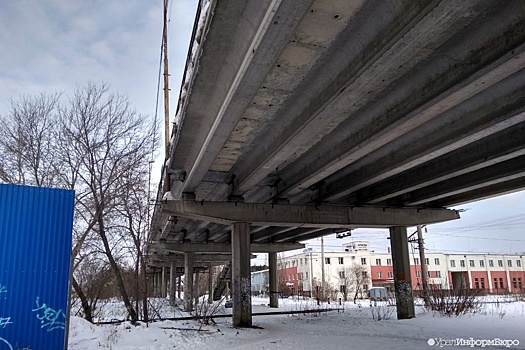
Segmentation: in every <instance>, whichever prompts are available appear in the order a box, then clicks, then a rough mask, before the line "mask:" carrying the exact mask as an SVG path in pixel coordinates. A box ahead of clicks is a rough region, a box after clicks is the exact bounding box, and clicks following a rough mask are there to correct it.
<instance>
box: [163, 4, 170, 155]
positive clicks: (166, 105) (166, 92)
mask: <svg viewBox="0 0 525 350" xmlns="http://www.w3.org/2000/svg"><path fill="white" fill-rule="evenodd" d="M162 52H163V56H164V142H165V148H166V150H165V152H166V159H168V158H169V157H170V155H169V151H170V146H169V143H170V87H169V73H168V0H164V29H163V31H162Z"/></svg>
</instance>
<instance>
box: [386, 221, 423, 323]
mask: <svg viewBox="0 0 525 350" xmlns="http://www.w3.org/2000/svg"><path fill="white" fill-rule="evenodd" d="M390 246H391V248H392V265H393V269H394V288H395V292H396V302H397V318H398V319H399V320H402V319H408V318H413V317H416V313H415V309H414V296H413V294H412V277H411V275H410V254H409V250H408V237H407V229H406V227H401V226H396V227H391V228H390ZM423 263H424V262H423Z"/></svg>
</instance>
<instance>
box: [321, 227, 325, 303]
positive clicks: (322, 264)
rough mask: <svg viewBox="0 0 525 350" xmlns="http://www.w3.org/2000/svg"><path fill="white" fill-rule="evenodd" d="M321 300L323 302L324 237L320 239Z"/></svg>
mask: <svg viewBox="0 0 525 350" xmlns="http://www.w3.org/2000/svg"><path fill="white" fill-rule="evenodd" d="M321 300H324V237H321Z"/></svg>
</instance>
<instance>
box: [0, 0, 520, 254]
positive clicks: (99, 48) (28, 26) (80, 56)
mask: <svg viewBox="0 0 525 350" xmlns="http://www.w3.org/2000/svg"><path fill="white" fill-rule="evenodd" d="M196 7H197V0H176V1H171V7H170V11H169V13H170V24H169V41H168V43H169V48H168V51H169V60H170V75H171V78H170V87H171V101H172V103H171V107H170V110H171V111H172V116H173V114H174V112H175V106H176V104H175V102H176V101H177V99H178V93H179V88H180V81H181V79H182V74H183V70H184V65H185V60H186V55H187V50H188V43H189V40H190V36H191V31H192V27H193V22H194V19H195V9H196ZM161 38H162V0H126V1H115V0H89V1H80V0H46V1H34V0H33V1H29V0H16V1H1V2H0V47H1V48H2V50H1V52H2V53H1V54H0V114H3V113H5V112H6V111H7V110H8V109H9V99H10V98H14V99H16V98H18V97H19V96H20V95H22V94H34V93H38V92H49V93H54V92H57V91H61V92H66V93H67V92H70V91H72V90H74V89H75V88H76V87H77V86H84V85H86V83H87V82H89V81H92V82H96V83H99V82H104V83H108V84H110V85H111V87H112V90H113V91H115V92H119V93H121V94H124V95H127V97H128V98H129V100H130V102H131V104H132V105H133V106H134V107H135V108H136V109H137V111H138V112H140V113H142V114H144V115H147V116H149V117H150V118H153V115H154V114H155V106H156V95H157V79H158V72H159V59H160V46H161ZM162 111H163V109H162V107H160V109H159V113H160V115H162ZM154 176H155V175H154ZM524 203H525V192H518V193H514V194H510V195H506V196H500V197H497V198H493V199H489V200H484V201H480V202H477V203H470V204H466V205H463V206H461V207H460V208H461V209H465V211H464V212H462V214H461V216H462V219H460V220H456V221H454V222H449V223H444V224H439V225H430V226H429V227H428V228H427V233H426V234H425V237H426V246H427V248H428V251H442V252H493V253H511V252H512V253H515V252H520V253H524V252H525V204H524ZM409 232H410V233H411V232H413V229H412V228H411V229H410V230H409ZM333 236H335V235H333ZM333 236H331V237H327V238H326V239H325V246H326V250H327V251H330V250H340V247H341V244H342V243H345V242H348V241H351V240H352V239H355V240H360V239H364V240H369V241H370V242H371V248H372V249H374V250H376V251H386V250H387V247H388V245H389V242H388V240H387V239H386V237H387V231H386V230H366V229H361V230H355V231H354V233H353V234H352V237H349V238H345V239H343V240H338V239H335V238H334V237H333ZM308 246H310V247H312V248H314V249H315V250H320V241H319V240H313V241H311V242H310V243H309V244H308ZM258 261H259V262H263V261H264V258H262V257H261V259H258Z"/></svg>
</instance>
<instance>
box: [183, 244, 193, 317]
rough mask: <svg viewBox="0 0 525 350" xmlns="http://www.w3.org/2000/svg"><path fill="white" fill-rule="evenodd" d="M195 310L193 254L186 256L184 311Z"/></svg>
mask: <svg viewBox="0 0 525 350" xmlns="http://www.w3.org/2000/svg"><path fill="white" fill-rule="evenodd" d="M192 310H193V253H185V254H184V311H186V312H191V311H192Z"/></svg>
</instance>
